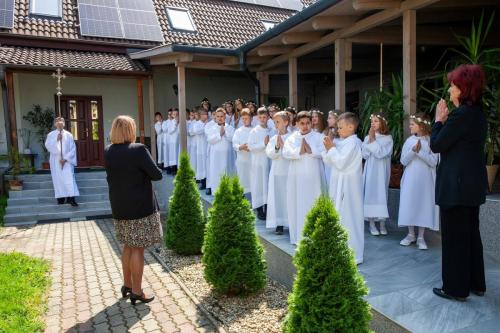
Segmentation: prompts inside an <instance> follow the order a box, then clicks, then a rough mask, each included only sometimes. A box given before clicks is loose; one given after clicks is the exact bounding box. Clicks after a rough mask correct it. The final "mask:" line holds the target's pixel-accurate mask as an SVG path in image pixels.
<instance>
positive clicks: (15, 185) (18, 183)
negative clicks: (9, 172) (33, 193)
mask: <svg viewBox="0 0 500 333" xmlns="http://www.w3.org/2000/svg"><path fill="white" fill-rule="evenodd" d="M9 188H10V190H11V191H22V190H23V181H22V180H17V179H11V180H9Z"/></svg>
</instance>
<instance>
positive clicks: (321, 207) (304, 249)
mask: <svg viewBox="0 0 500 333" xmlns="http://www.w3.org/2000/svg"><path fill="white" fill-rule="evenodd" d="M347 237H348V235H347V232H346V230H345V229H344V227H343V226H342V225H341V224H340V222H339V216H338V214H337V212H336V211H335V209H334V207H333V204H332V202H331V200H330V198H329V197H327V196H324V195H323V196H321V197H320V198H318V200H317V201H316V202H315V204H314V206H313V208H312V209H311V211H310V212H309V214H308V215H307V217H306V224H305V227H304V237H303V239H302V241H301V242H300V244H299V247H298V248H297V251H296V253H295V256H294V259H293V261H294V264H295V267H296V268H297V275H296V277H295V281H294V284H293V291H292V293H291V294H290V296H289V298H288V314H287V317H286V318H285V321H284V323H283V332H286V333H296V332H356V333H358V332H360V333H361V332H370V329H369V326H368V325H369V323H370V319H371V313H370V306H369V304H368V303H367V302H366V301H365V300H364V299H363V297H364V296H365V295H366V294H367V292H368V290H367V288H366V286H365V282H364V280H363V278H362V277H361V275H360V274H359V273H358V270H357V267H356V264H355V262H354V255H353V253H352V251H351V250H350V249H349V247H348V245H347Z"/></svg>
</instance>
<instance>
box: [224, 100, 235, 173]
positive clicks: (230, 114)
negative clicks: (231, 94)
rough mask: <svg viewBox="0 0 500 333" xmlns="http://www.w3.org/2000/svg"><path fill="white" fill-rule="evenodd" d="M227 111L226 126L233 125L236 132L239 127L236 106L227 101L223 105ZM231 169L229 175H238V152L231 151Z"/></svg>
mask: <svg viewBox="0 0 500 333" xmlns="http://www.w3.org/2000/svg"><path fill="white" fill-rule="evenodd" d="M223 108H224V110H225V111H226V124H228V125H231V126H232V127H233V128H234V130H236V129H237V128H238V127H237V125H238V118H237V116H236V114H235V112H234V105H233V102H232V101H227V102H225V103H224V104H223ZM228 153H229V169H228V174H236V151H234V150H233V149H231V150H230V151H229V152H228Z"/></svg>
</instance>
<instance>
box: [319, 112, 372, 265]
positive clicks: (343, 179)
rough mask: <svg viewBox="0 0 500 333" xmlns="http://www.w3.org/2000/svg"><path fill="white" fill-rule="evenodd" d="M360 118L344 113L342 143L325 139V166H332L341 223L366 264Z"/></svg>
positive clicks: (332, 194) (357, 255)
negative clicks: (364, 255) (358, 133)
mask: <svg viewBox="0 0 500 333" xmlns="http://www.w3.org/2000/svg"><path fill="white" fill-rule="evenodd" d="M358 125H359V120H358V117H357V116H356V115H355V114H354V113H351V112H345V113H343V114H342V115H341V116H340V117H339V120H338V135H339V136H340V140H336V141H334V140H332V139H331V138H330V137H328V136H326V137H325V138H324V139H323V142H324V145H325V148H326V150H327V151H326V152H324V153H323V160H324V161H325V164H328V165H330V167H331V168H332V174H331V178H330V185H329V191H328V192H329V194H330V198H332V200H333V203H334V204H335V209H336V210H337V212H338V214H339V216H340V223H341V224H342V225H343V226H344V227H345V228H346V229H347V232H348V234H349V240H348V244H349V247H350V248H351V249H352V250H353V251H354V259H355V261H356V264H357V265H359V264H361V263H362V262H363V252H364V247H365V236H364V215H363V157H362V156H361V140H360V139H359V138H358V137H357V135H356V130H357V128H358Z"/></svg>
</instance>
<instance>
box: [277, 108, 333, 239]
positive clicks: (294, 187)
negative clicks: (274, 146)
mask: <svg viewBox="0 0 500 333" xmlns="http://www.w3.org/2000/svg"><path fill="white" fill-rule="evenodd" d="M297 126H298V128H299V130H298V131H296V132H293V133H292V134H291V135H290V136H289V137H288V139H287V140H286V141H285V146H284V148H283V157H284V158H286V159H288V160H289V161H290V165H289V167H288V181H287V202H288V224H289V231H290V242H291V243H292V244H298V243H299V242H300V240H301V239H302V230H303V229H304V222H305V218H306V215H307V213H308V212H309V210H311V208H312V206H313V204H314V201H316V199H317V198H318V197H319V196H320V195H321V193H323V192H325V187H326V180H325V167H324V165H323V161H322V153H323V152H324V151H325V146H324V145H323V134H320V133H317V132H313V131H312V128H311V127H312V123H311V113H310V112H309V111H301V112H299V114H298V115H297Z"/></svg>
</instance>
